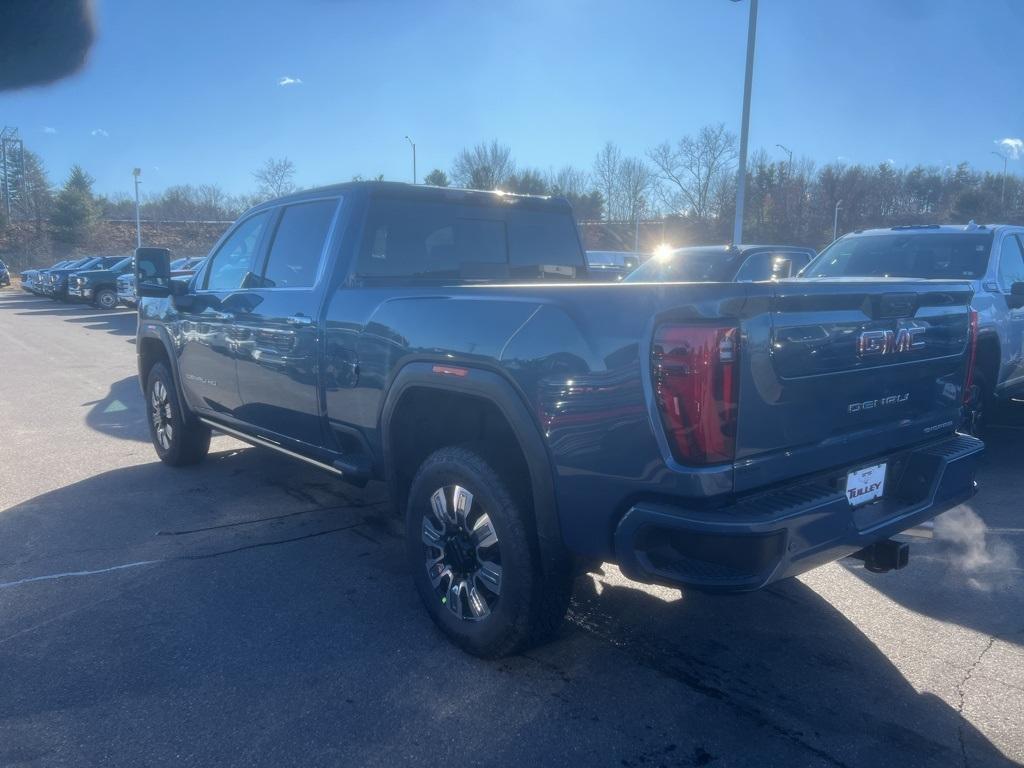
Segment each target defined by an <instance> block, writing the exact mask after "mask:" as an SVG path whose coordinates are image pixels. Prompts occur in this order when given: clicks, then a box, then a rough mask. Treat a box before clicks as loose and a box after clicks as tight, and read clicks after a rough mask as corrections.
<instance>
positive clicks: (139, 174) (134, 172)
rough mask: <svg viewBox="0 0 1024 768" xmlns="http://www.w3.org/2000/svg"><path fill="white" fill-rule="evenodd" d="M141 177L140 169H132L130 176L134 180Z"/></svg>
mask: <svg viewBox="0 0 1024 768" xmlns="http://www.w3.org/2000/svg"><path fill="white" fill-rule="evenodd" d="M141 175H142V169H141V168H132V176H134V177H135V178H139V176H141Z"/></svg>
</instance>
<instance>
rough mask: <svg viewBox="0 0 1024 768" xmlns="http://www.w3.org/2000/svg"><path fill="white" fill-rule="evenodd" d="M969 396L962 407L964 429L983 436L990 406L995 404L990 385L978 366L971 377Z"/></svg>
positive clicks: (989, 414) (990, 413)
mask: <svg viewBox="0 0 1024 768" xmlns="http://www.w3.org/2000/svg"><path fill="white" fill-rule="evenodd" d="M971 378H972V382H973V383H972V384H971V393H970V394H971V398H970V402H969V403H968V404H967V407H966V408H965V409H964V427H963V428H964V431H965V432H967V433H968V434H971V435H974V436H975V437H984V435H985V429H986V427H987V426H988V424H989V423H990V421H991V419H992V408H993V407H994V405H995V398H994V397H993V393H992V387H991V385H990V384H989V382H988V378H987V377H986V376H985V374H984V373H983V372H982V370H981V369H980V368H978V367H975V369H974V374H973V376H972V377H971Z"/></svg>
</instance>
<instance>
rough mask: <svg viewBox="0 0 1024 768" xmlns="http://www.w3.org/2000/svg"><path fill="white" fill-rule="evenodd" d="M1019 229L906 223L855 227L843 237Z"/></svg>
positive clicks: (975, 232)
mask: <svg viewBox="0 0 1024 768" xmlns="http://www.w3.org/2000/svg"><path fill="white" fill-rule="evenodd" d="M1006 228H1012V229H1021V226H1020V225H1018V224H975V225H973V226H972V225H970V224H908V225H905V226H895V227H873V228H871V229H856V230H854V231H852V232H847V233H846V234H845V235H843V237H848V236H850V235H857V236H861V235H934V234H951V233H957V234H974V235H984V234H988V233H991V232H995V231H997V230H1000V229H1006Z"/></svg>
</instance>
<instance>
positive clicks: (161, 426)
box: [149, 379, 174, 451]
mask: <svg viewBox="0 0 1024 768" xmlns="http://www.w3.org/2000/svg"><path fill="white" fill-rule="evenodd" d="M149 416H150V418H151V419H152V420H153V432H154V434H155V435H156V439H157V442H158V443H160V447H161V448H163V449H164V450H165V451H169V450H170V449H171V440H173V439H174V419H173V417H172V415H171V399H170V397H169V396H168V394H167V387H165V386H164V383H163V382H162V381H160V380H159V379H157V381H156V382H154V384H153V391H152V392H150V394H149Z"/></svg>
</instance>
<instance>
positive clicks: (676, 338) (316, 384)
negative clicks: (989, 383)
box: [136, 183, 982, 656]
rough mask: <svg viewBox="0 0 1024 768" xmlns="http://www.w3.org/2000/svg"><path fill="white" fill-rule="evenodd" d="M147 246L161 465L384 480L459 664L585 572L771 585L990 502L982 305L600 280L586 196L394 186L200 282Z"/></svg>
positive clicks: (274, 230) (522, 639)
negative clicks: (215, 447)
mask: <svg viewBox="0 0 1024 768" xmlns="http://www.w3.org/2000/svg"><path fill="white" fill-rule="evenodd" d="M168 260H169V254H168V252H166V251H163V250H160V249H140V250H139V251H138V252H137V255H136V264H137V271H138V275H137V279H138V285H139V294H140V295H141V296H142V297H143V298H142V300H141V302H140V307H139V330H138V347H137V349H138V361H139V377H140V381H141V383H142V387H143V389H144V391H145V396H146V401H147V404H148V407H149V415H150V427H151V432H152V437H153V442H154V445H155V447H156V450H157V453H158V454H159V456H160V458H161V459H162V460H163V461H165V462H166V463H168V464H171V465H180V464H188V463H194V462H198V461H200V460H201V459H202V458H203V457H204V456H205V455H206V453H207V451H208V449H209V444H210V431H211V430H219V431H221V432H225V433H228V434H230V435H234V436H236V437H239V438H241V439H243V440H247V441H249V442H251V443H254V444H256V445H260V446H264V447H267V448H270V449H272V450H275V451H279V452H281V453H284V454H286V455H288V456H291V457H294V458H296V459H300V460H302V461H305V462H309V463H311V464H314V465H316V466H318V467H321V468H323V469H325V470H327V471H328V472H332V473H334V474H335V475H338V476H340V477H341V478H343V479H346V480H349V481H351V482H354V483H365V482H367V481H368V480H370V479H372V478H378V479H382V480H386V481H387V482H388V483H389V484H390V487H391V491H392V494H393V498H394V500H395V502H396V504H397V505H398V508H399V509H400V510H402V511H403V512H404V514H405V518H406V521H407V535H408V559H409V568H410V572H411V573H412V575H413V579H414V582H415V584H416V587H417V589H418V591H419V593H420V595H421V596H422V598H423V600H424V603H425V604H426V606H427V609H428V611H429V612H430V615H431V616H432V618H433V619H434V621H435V622H436V623H437V624H438V626H439V627H441V629H443V630H444V631H445V632H446V633H447V634H448V635H449V636H450V637H451V638H452V639H453V640H454V641H455V642H456V643H458V644H459V645H460V646H461V647H463V648H465V649H466V650H468V651H470V652H472V653H476V654H479V655H483V656H498V655H502V654H506V653H510V652H514V651H516V650H518V649H521V648H523V647H525V646H526V645H528V644H530V643H534V642H538V641H540V640H543V639H544V638H546V637H548V636H550V635H551V634H552V632H554V630H555V629H556V628H557V626H558V624H559V622H560V620H561V618H562V616H563V614H564V612H565V610H566V607H567V604H568V601H569V596H570V591H571V585H572V580H573V577H574V574H575V573H576V572H577V571H576V564H577V563H579V562H587V561H593V560H595V559H603V560H611V561H614V562H616V563H618V564H619V565H620V566H621V568H622V570H623V571H624V572H625V573H626V574H627V575H629V576H630V577H632V578H634V579H638V580H643V581H652V582H661V583H669V584H677V585H684V586H687V587H693V588H699V589H706V590H716V591H723V592H724V591H742V590H752V589H757V588H759V587H763V586H765V585H766V584H769V583H771V582H773V581H776V580H778V579H782V578H786V577H789V576H793V575H795V574H798V573H801V572H803V571H806V570H807V569H809V568H812V567H814V566H817V565H820V564H823V563H826V562H829V561H832V560H836V559H838V558H842V557H845V556H848V555H851V554H856V555H858V556H859V557H861V558H862V559H864V560H865V561H866V563H867V565H868V567H869V568H871V569H873V570H886V569H890V568H893V567H898V566H900V565H902V564H903V563H904V561H905V549H904V546H905V545H900V544H896V543H895V542H893V541H892V540H891V539H890V537H892V536H893V535H895V534H897V533H899V532H901V531H904V530H906V529H909V528H911V527H913V526H916V525H918V524H919V523H921V522H923V521H925V520H928V519H930V518H932V517H934V516H935V515H936V514H938V513H939V512H942V511H943V510H945V509H948V508H949V507H951V506H953V505H956V504H959V503H960V502H962V501H964V500H965V499H967V498H969V497H970V496H971V495H972V494H973V493H974V471H975V464H976V461H977V458H978V456H979V455H980V453H981V451H982V443H981V442H980V441H978V440H976V439H974V438H971V437H967V436H964V435H961V434H957V433H956V431H955V425H957V424H959V423H960V420H961V411H962V405H963V396H964V391H965V386H969V382H967V381H966V378H967V372H968V371H969V370H970V369H971V366H970V364H969V359H970V357H971V355H972V354H973V349H974V345H973V342H974V336H973V334H972V329H973V328H974V327H975V325H974V324H973V323H972V314H971V312H970V302H971V289H970V287H969V286H968V285H967V284H965V283H963V282H958V281H918V280H876V281H864V280H822V281H814V282H799V281H781V282H765V283H661V284H645V283H630V284H623V283H615V284H597V283H594V282H593V281H591V280H590V279H589V277H588V275H587V274H586V269H587V267H586V262H585V259H584V253H583V249H582V247H581V246H580V242H579V237H578V235H577V231H576V227H575V222H574V220H573V217H572V213H571V210H570V209H569V207H568V205H567V204H566V203H565V202H564V201H561V200H556V199H545V198H532V197H521V196H515V195H502V194H497V193H483V192H470V191H460V190H448V189H438V188H428V187H415V186H409V185H402V184H388V183H353V184H342V185H339V186H335V187H327V188H323V189H317V190H311V191H306V192H303V193H301V194H298V195H294V196H291V197H286V198H283V199H279V200H274V201H272V202H269V203H266V204H263V205H261V206H258V207H256V208H253V209H252V210H250V211H249V212H247V213H246V214H245V215H244V216H242V218H241V219H239V221H238V222H237V223H236V224H235V225H234V226H233V227H232V228H231V229H230V230H229V231H228V232H227V233H226V234H225V235H224V237H223V238H222V239H221V241H220V242H219V243H218V244H217V245H216V246H215V247H214V249H213V251H212V252H211V255H210V257H209V259H208V260H207V262H206V263H205V264H204V265H203V267H202V269H200V271H199V272H197V273H196V275H194V276H193V277H192V278H191V279H188V280H172V279H171V277H170V273H169V269H168Z"/></svg>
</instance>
